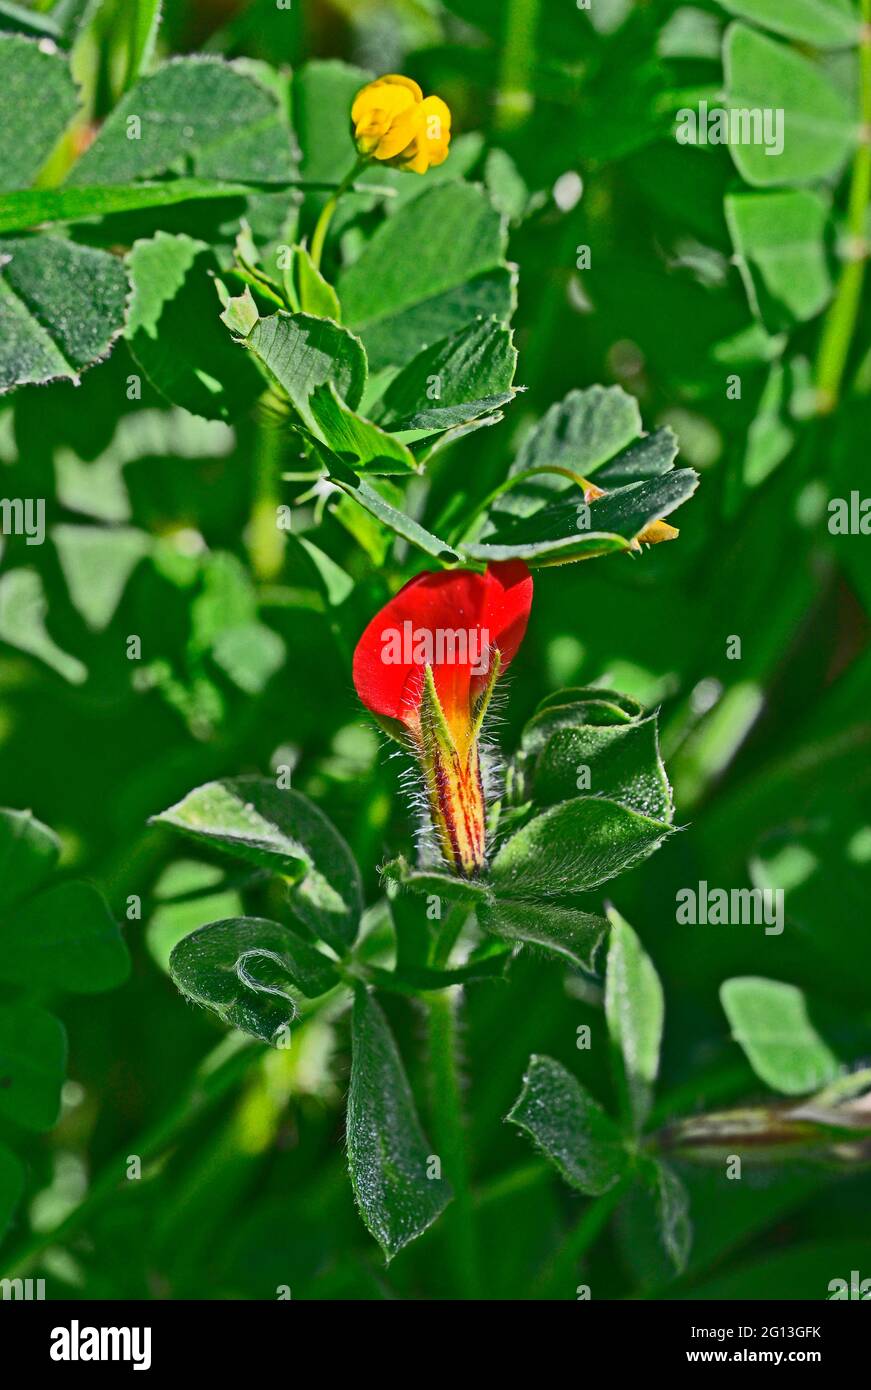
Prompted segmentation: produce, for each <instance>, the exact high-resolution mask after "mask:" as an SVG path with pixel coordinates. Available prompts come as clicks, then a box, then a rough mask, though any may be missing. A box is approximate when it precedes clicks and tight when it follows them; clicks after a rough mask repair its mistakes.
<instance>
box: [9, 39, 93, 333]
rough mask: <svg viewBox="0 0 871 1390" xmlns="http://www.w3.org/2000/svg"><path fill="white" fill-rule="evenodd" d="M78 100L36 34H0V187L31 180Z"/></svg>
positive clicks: (61, 63)
mask: <svg viewBox="0 0 871 1390" xmlns="http://www.w3.org/2000/svg"><path fill="white" fill-rule="evenodd" d="M37 94H38V98H37ZM78 104H79V99H78V92H77V91H76V84H75V82H74V81H73V78H72V74H71V73H70V69H69V64H68V63H67V61H66V59H65V58H64V57H63V55H62V54H60V53H57V52H54V51H52V49H51V45H50V44H49V45H45V44H44V43H42V42H40V41H38V40H35V39H28V38H24V37H23V36H22V35H18V34H0V149H2V151H3V159H2V161H0V190H2V189H7V188H26V187H27V185H28V184H30V183H32V182H33V180H34V179H35V177H36V175H37V174H38V173H39V171H40V169H41V168H42V166H43V164H44V163H45V162H46V160H47V159H48V157H49V155H50V154H51V152H52V150H53V149H54V147H55V145H56V144H57V142H58V140H59V139H60V137H61V135H62V134H63V132H64V130H65V129H66V127H67V125H68V123H69V122H70V121H71V120H72V117H73V115H74V114H75V111H76V107H77V106H78ZM0 336H2V335H0Z"/></svg>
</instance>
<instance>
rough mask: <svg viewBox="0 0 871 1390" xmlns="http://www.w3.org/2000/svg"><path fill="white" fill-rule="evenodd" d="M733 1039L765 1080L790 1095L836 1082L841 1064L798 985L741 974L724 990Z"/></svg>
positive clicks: (722, 988)
mask: <svg viewBox="0 0 871 1390" xmlns="http://www.w3.org/2000/svg"><path fill="white" fill-rule="evenodd" d="M720 1002H721V1003H722V1005H723V1009H724V1011H725V1014H726V1017H727V1018H728V1020H729V1026H730V1028H731V1029H732V1037H733V1038H734V1039H735V1041H736V1043H738V1044H739V1046H740V1047H741V1048H742V1049H743V1051H744V1053H745V1055H746V1057H747V1060H748V1062H749V1063H750V1065H751V1067H752V1068H753V1070H754V1071H755V1073H756V1075H757V1076H758V1077H759V1079H760V1080H761V1081H764V1082H765V1084H766V1086H770V1087H771V1088H772V1090H774V1091H780V1092H781V1093H782V1094H783V1095H787V1096H800V1095H807V1094H809V1093H810V1092H811V1091H815V1090H818V1089H819V1088H820V1087H821V1086H824V1085H826V1083H827V1082H829V1081H832V1080H834V1078H835V1076H837V1074H838V1072H839V1070H840V1065H839V1062H838V1059H837V1057H836V1056H835V1054H834V1053H833V1052H832V1051H831V1049H830V1048H829V1047H828V1046H827V1044H826V1043H825V1042H824V1041H823V1039H822V1038H821V1037H820V1036H819V1034H818V1033H817V1031H816V1029H815V1028H814V1026H813V1024H812V1023H811V1020H810V1018H809V1017H808V1011H807V1004H806V1002H805V997H804V995H803V993H802V991H801V990H800V989H797V988H796V987H795V985H788V984H784V983H783V982H782V981H779V980H766V979H762V978H761V977H759V976H754V975H746V976H738V977H736V978H735V979H732V980H726V981H725V983H724V984H723V985H722V986H721V988H720Z"/></svg>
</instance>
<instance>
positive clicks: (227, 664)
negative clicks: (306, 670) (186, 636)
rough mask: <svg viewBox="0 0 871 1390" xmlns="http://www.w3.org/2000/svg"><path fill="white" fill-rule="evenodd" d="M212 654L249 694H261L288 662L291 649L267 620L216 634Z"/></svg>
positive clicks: (238, 625)
mask: <svg viewBox="0 0 871 1390" xmlns="http://www.w3.org/2000/svg"><path fill="white" fill-rule="evenodd" d="M211 656H212V660H213V661H214V663H215V665H216V666H220V668H221V670H222V671H223V672H224V674H225V675H226V676H228V677H229V679H230V680H231V681H232V682H233V684H234V685H237V686H238V687H239V689H240V690H243V691H244V692H245V694H246V695H259V694H260V693H261V692H262V691H263V690H265V689H266V687H267V685H268V684H269V682H270V681H271V679H272V677H273V676H274V675H276V674H277V672H279V671H280V670H281V668H282V666H283V665H284V663H285V661H286V659H287V648H286V647H285V645H284V641H283V640H282V638H281V637H279V635H278V633H277V632H273V630H272V628H271V627H267V626H266V625H265V623H257V622H251V623H237V624H236V625H235V626H233V627H225V628H222V630H221V631H220V632H219V633H218V634H217V635H216V637H215V639H214V641H213V643H212V647H211Z"/></svg>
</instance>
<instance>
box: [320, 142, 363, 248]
mask: <svg viewBox="0 0 871 1390" xmlns="http://www.w3.org/2000/svg"><path fill="white" fill-rule="evenodd" d="M366 163H367V161H366V160H365V159H358V160H357V163H356V164H355V165H354V167H353V169H352V170H351V172H350V174H348V175H347V176H346V177H345V178H343V179H342V182H341V183H340V184H339V186H338V188H337V189H336V191H335V193H334V194H333V195H332V197H331V198H328V199H327V201H326V202H325V203H324V205H323V207H322V208H321V215H320V217H319V218H318V220H317V223H316V225H315V231H314V236H313V237H312V244H311V258H312V261H313V263H314V265H315V268H316V269H317V270H320V268H321V257H322V255H323V254H324V242H325V241H326V239H327V232H328V230H329V226H330V223H331V222H332V220H333V213H334V212H335V211H336V208H337V207H338V205H339V199H340V198H341V196H342V194H343V193H347V191H348V189H349V188H350V187H351V184H352V183H353V182H354V180H355V178H356V177H357V175H358V174H359V173H360V172H361V171H362V170H363V169H364V168H365V167H366Z"/></svg>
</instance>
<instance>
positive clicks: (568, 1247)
mask: <svg viewBox="0 0 871 1390" xmlns="http://www.w3.org/2000/svg"><path fill="white" fill-rule="evenodd" d="M626 1186H627V1184H626V1181H625V1180H622V1181H620V1182H617V1183H615V1184H614V1186H613V1187H612V1188H611V1189H610V1191H608V1192H605V1193H603V1194H602V1196H601V1197H596V1198H594V1200H593V1201H591V1202H589V1203H588V1205H587V1206H586V1208H585V1209H584V1214H583V1216H582V1217H581V1219H580V1221H579V1222H578V1224H577V1225H576V1226H575V1228H574V1229H573V1230H572V1231H570V1232H569V1235H568V1236H567V1238H566V1241H565V1244H564V1245H563V1246H562V1249H561V1250H560V1251H559V1253H558V1254H557V1255H556V1256H555V1257H554V1259H553V1260H552V1261H551V1262H550V1263H549V1264H548V1265H547V1266H546V1267H545V1269H544V1270H543V1271H542V1273H541V1275H540V1276H539V1278H538V1279H537V1280H536V1283H535V1295H534V1296H535V1297H536V1298H560V1299H561V1298H569V1297H572V1298H573V1297H575V1295H576V1289H577V1285H576V1284H575V1282H574V1281H575V1280H576V1279H577V1277H578V1266H579V1264H580V1262H581V1260H582V1259H583V1257H584V1255H586V1253H587V1251H588V1250H589V1249H590V1247H591V1246H592V1245H593V1244H594V1243H595V1242H596V1241H597V1240H598V1238H599V1236H600V1235H601V1233H602V1231H603V1230H604V1229H605V1226H606V1225H607V1224H608V1221H609V1220H610V1218H611V1216H612V1214H613V1212H614V1211H615V1210H616V1208H617V1206H618V1205H619V1203H620V1200H621V1198H622V1196H623V1194H624V1192H625V1191H626Z"/></svg>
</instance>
